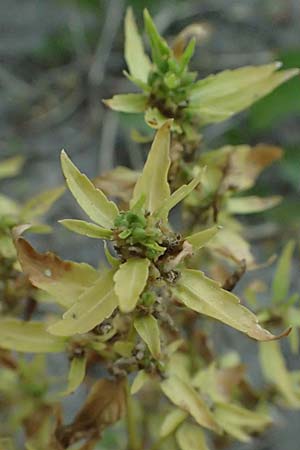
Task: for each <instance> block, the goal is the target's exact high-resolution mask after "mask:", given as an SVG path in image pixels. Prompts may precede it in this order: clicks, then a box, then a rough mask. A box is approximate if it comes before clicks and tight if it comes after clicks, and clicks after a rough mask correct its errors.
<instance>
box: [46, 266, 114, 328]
mask: <svg viewBox="0 0 300 450" xmlns="http://www.w3.org/2000/svg"><path fill="white" fill-rule="evenodd" d="M113 276H114V271H112V270H110V271H107V272H105V273H103V274H102V275H101V276H100V277H99V278H98V279H97V280H96V281H95V282H94V284H93V285H92V286H91V287H90V288H89V289H87V290H86V291H84V292H83V294H82V295H81V296H80V297H79V298H78V300H77V301H76V303H74V305H73V306H72V307H71V308H70V309H68V310H67V311H66V312H65V314H64V315H63V319H62V320H60V321H58V322H56V323H54V324H53V325H51V326H50V327H49V328H48V330H49V332H50V333H52V334H54V335H57V336H71V335H73V334H76V333H78V334H82V333H87V332H88V331H90V330H92V329H93V328H94V327H95V326H96V325H99V324H101V323H102V322H103V320H105V319H107V318H108V317H110V316H111V315H112V313H113V312H114V310H115V309H116V307H117V306H118V299H117V296H116V294H115V291H114V282H113Z"/></svg>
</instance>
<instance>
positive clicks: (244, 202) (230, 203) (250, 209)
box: [226, 195, 282, 214]
mask: <svg viewBox="0 0 300 450" xmlns="http://www.w3.org/2000/svg"><path fill="white" fill-rule="evenodd" d="M281 200H282V197H281V196H280V195H273V196H272V197H264V198H261V197H257V196H255V195H251V196H249V197H236V198H229V199H228V200H227V204H226V207H227V211H229V212H230V213H231V214H253V213H257V212H261V211H265V210H266V209H269V208H273V207H274V206H276V205H278V204H279V203H280V202H281Z"/></svg>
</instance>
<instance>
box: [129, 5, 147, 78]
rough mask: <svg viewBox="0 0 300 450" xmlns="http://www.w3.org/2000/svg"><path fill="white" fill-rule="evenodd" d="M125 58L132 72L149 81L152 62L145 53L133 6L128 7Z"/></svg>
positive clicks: (135, 75) (136, 76)
mask: <svg viewBox="0 0 300 450" xmlns="http://www.w3.org/2000/svg"><path fill="white" fill-rule="evenodd" d="M125 60H126V63H127V66H128V69H129V71H130V74H131V75H132V76H133V77H135V78H137V79H138V80H141V81H144V82H145V83H147V80H148V75H149V72H150V70H151V62H150V60H149V58H148V56H147V55H146V54H145V51H144V46H143V42H142V39H141V37H140V34H139V32H138V28H137V25H136V21H135V18H134V15H133V11H132V8H128V9H127V12H126V17H125Z"/></svg>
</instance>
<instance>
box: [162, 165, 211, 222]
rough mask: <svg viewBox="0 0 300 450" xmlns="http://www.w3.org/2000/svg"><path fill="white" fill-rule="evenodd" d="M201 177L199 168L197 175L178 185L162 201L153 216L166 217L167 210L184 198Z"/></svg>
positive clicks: (201, 173) (201, 172)
mask: <svg viewBox="0 0 300 450" xmlns="http://www.w3.org/2000/svg"><path fill="white" fill-rule="evenodd" d="M202 177H203V171H202V170H201V171H200V172H199V173H198V175H197V176H196V177H195V178H194V179H193V180H192V181H191V182H190V183H189V184H184V185H182V186H180V188H178V189H177V190H176V191H175V192H173V193H172V194H171V195H170V196H169V197H167V198H166V200H165V201H164V202H163V203H162V205H161V206H160V208H159V209H158V210H157V211H156V213H155V216H156V217H161V218H162V219H166V218H167V217H168V214H169V211H171V209H173V208H174V207H175V206H176V205H177V204H178V203H180V202H181V201H182V200H184V199H185V198H186V197H187V196H188V195H189V194H190V193H191V192H192V191H193V190H194V189H195V188H196V187H197V186H198V184H199V183H200V182H201V180H202Z"/></svg>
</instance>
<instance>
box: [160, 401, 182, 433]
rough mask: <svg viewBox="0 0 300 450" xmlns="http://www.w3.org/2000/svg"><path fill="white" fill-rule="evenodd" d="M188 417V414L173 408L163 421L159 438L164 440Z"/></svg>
mask: <svg viewBox="0 0 300 450" xmlns="http://www.w3.org/2000/svg"><path fill="white" fill-rule="evenodd" d="M187 417H188V413H187V412H185V411H183V410H182V409H178V408H176V409H175V408H174V409H172V411H171V412H169V414H167V415H166V417H165V418H164V420H163V423H162V425H161V428H160V433H159V435H160V437H161V438H165V437H167V436H169V435H170V434H173V433H174V431H175V430H176V429H177V428H178V427H179V425H180V424H181V423H182V422H183V421H184V420H185V419H186V418H187Z"/></svg>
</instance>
